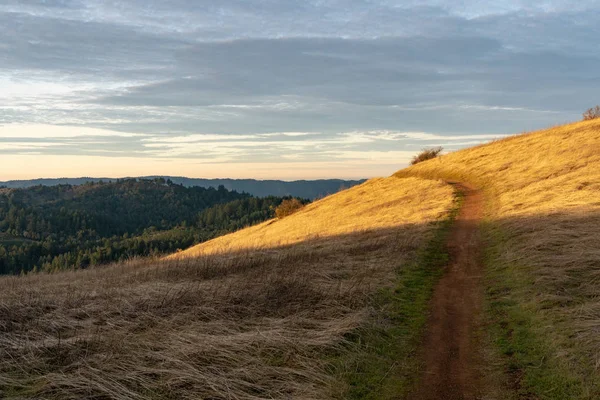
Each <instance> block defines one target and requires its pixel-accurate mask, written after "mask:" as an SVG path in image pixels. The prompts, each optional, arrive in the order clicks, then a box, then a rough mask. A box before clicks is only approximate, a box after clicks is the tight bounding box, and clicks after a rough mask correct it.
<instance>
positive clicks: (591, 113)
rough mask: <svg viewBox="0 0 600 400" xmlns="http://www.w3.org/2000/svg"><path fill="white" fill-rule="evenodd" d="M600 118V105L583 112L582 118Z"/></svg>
mask: <svg viewBox="0 0 600 400" xmlns="http://www.w3.org/2000/svg"><path fill="white" fill-rule="evenodd" d="M596 118H600V106H596V107H592V108H590V109H588V110H587V111H586V112H584V113H583V120H584V121H589V120H590V119H596Z"/></svg>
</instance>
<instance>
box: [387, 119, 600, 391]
mask: <svg viewBox="0 0 600 400" xmlns="http://www.w3.org/2000/svg"><path fill="white" fill-rule="evenodd" d="M396 176H421V177H430V178H436V179H439V178H444V179H449V180H459V181H464V182H470V183H472V184H473V185H476V186H479V187H481V188H482V189H483V190H484V191H485V192H486V193H487V197H488V200H489V204H488V210H487V219H486V226H487V227H488V229H487V235H488V239H489V240H488V242H489V244H490V246H489V248H488V249H487V254H488V272H487V273H488V277H489V287H488V293H489V294H490V296H491V302H490V304H491V305H492V310H494V311H493V313H494V315H495V317H496V318H499V319H500V323H499V324H498V325H499V326H500V327H501V329H503V330H504V331H503V333H502V334H503V335H504V336H503V337H501V338H500V341H499V343H502V346H503V348H502V352H504V353H505V354H511V364H512V367H511V368H512V369H513V370H516V371H518V370H519V369H520V370H521V372H517V373H514V372H513V373H511V377H512V378H511V379H516V380H517V382H516V383H512V385H515V386H522V387H523V389H522V390H523V391H525V392H531V393H532V394H535V396H542V397H540V398H547V399H566V398H569V399H592V398H594V399H595V398H600V374H598V365H600V353H599V352H598V349H600V335H599V334H598V332H599V330H600V298H599V297H598V293H600V279H599V276H600V275H599V271H600V120H592V121H586V122H578V123H573V124H568V125H564V126H559V127H554V128H551V129H547V130H542V131H537V132H532V133H528V134H524V135H518V136H513V137H509V138H506V139H503V140H499V141H496V142H492V143H490V144H486V145H482V146H478V147H474V148H471V149H466V150H462V151H457V152H455V153H451V154H447V155H444V156H442V157H441V158H439V159H434V160H430V161H427V162H423V163H421V164H417V165H415V166H413V167H411V168H407V169H405V170H402V171H399V172H398V173H396ZM502 319H504V320H502ZM516 332H518V334H517V333H516ZM532 365H535V368H533V367H531V366H532ZM517 367H518V368H517ZM535 396H533V397H532V398H534V397H535Z"/></svg>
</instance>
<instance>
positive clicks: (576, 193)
mask: <svg viewBox="0 0 600 400" xmlns="http://www.w3.org/2000/svg"><path fill="white" fill-rule="evenodd" d="M415 175H421V176H425V177H435V178H440V177H444V178H447V179H453V180H461V181H465V182H471V183H473V184H475V185H477V186H480V187H482V188H484V189H486V190H493V191H494V192H495V193H494V195H495V199H496V200H497V201H498V202H497V204H496V206H497V207H498V209H497V210H496V211H497V212H498V213H499V214H500V215H521V214H535V213H539V212H551V211H559V210H564V209H566V208H574V207H582V209H589V208H590V207H592V208H596V207H599V206H600V198H599V197H600V120H592V121H585V122H578V123H574V124H568V125H563V126H559V127H555V128H551V129H547V130H541V131H537V132H532V133H528V134H524V135H517V136H512V137H509V138H506V139H503V140H498V141H495V142H492V143H491V144H487V145H482V146H478V147H473V148H469V149H466V150H461V151H457V152H454V153H450V154H447V155H444V156H442V157H440V158H438V159H435V160H433V161H429V162H424V163H420V164H417V165H415V166H413V167H410V168H407V169H405V170H402V171H399V172H397V173H396V176H415Z"/></svg>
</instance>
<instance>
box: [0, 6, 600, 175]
mask: <svg viewBox="0 0 600 400" xmlns="http://www.w3.org/2000/svg"><path fill="white" fill-rule="evenodd" d="M598 21H600V0H593V1H590V0H579V1H577V2H572V1H562V0H556V1H554V0H547V1H535V2H532V1H525V0H522V1H515V0H502V1H479V0H462V1H441V0H419V1H417V0H406V1H389V0H351V1H344V0H281V1H275V0H219V1H214V0H196V1H190V0H129V1H124V0H110V1H99V0H86V1H83V0H45V1H44V0H0V38H1V40H0V180H9V179H29V178H39V177H46V178H48V177H78V176H103V177H123V176H143V175H177V176H189V177H205V178H216V177H221V178H225V177H231V178H258V179H285V180H290V179H316V178H333V177H336V178H363V177H373V176H387V175H390V174H392V173H393V172H395V171H396V170H398V169H400V168H402V167H404V166H406V165H407V163H408V161H409V160H410V158H411V156H412V155H414V154H415V153H416V152H418V151H419V150H421V149H422V148H425V147H432V146H443V147H444V148H445V149H446V151H453V150H456V149H459V148H463V147H468V146H472V145H475V144H479V143H482V142H485V141H489V140H493V139H495V138H500V137H502V136H504V135H507V134H513V133H519V132H524V131H529V130H534V129H539V128H545V127H548V126H552V125H556V124H561V123H566V122H570V121H573V120H577V119H580V118H581V113H582V112H583V111H584V110H585V109H587V108H589V107H591V106H593V105H595V104H597V103H600V97H599V95H598V93H600V41H599V40H598V37H600V24H598Z"/></svg>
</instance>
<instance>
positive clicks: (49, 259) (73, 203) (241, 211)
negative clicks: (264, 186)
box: [0, 178, 282, 274]
mask: <svg viewBox="0 0 600 400" xmlns="http://www.w3.org/2000/svg"><path fill="white" fill-rule="evenodd" d="M281 200H282V199H281V198H276V197H268V198H255V197H252V196H251V195H249V194H246V193H237V192H235V191H229V190H227V189H225V188H224V187H223V186H220V187H218V188H216V189H215V188H202V187H189V188H188V187H184V186H182V185H177V184H174V183H173V182H171V181H169V180H167V181H165V180H164V179H162V178H157V179H153V180H146V179H125V180H119V181H116V182H110V183H105V182H98V183H87V184H84V185H80V186H72V185H58V186H35V187H31V188H28V189H2V190H0V274H7V273H20V272H22V271H30V270H33V269H36V270H37V269H43V270H59V269H65V268H85V267H87V266H89V265H95V264H101V263H105V262H110V261H118V260H123V259H127V258H131V257H134V256H142V255H154V254H162V253H165V252H172V251H175V250H177V249H180V248H186V247H188V246H190V245H192V244H194V243H198V242H201V241H204V240H207V239H210V238H212V237H214V236H216V235H218V234H221V233H226V232H230V231H233V230H236V229H239V228H242V227H244V226H248V225H251V224H253V223H256V222H259V221H263V220H265V219H267V218H270V217H272V216H273V210H274V208H275V207H276V206H277V205H278V204H279V203H280V202H281Z"/></svg>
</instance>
